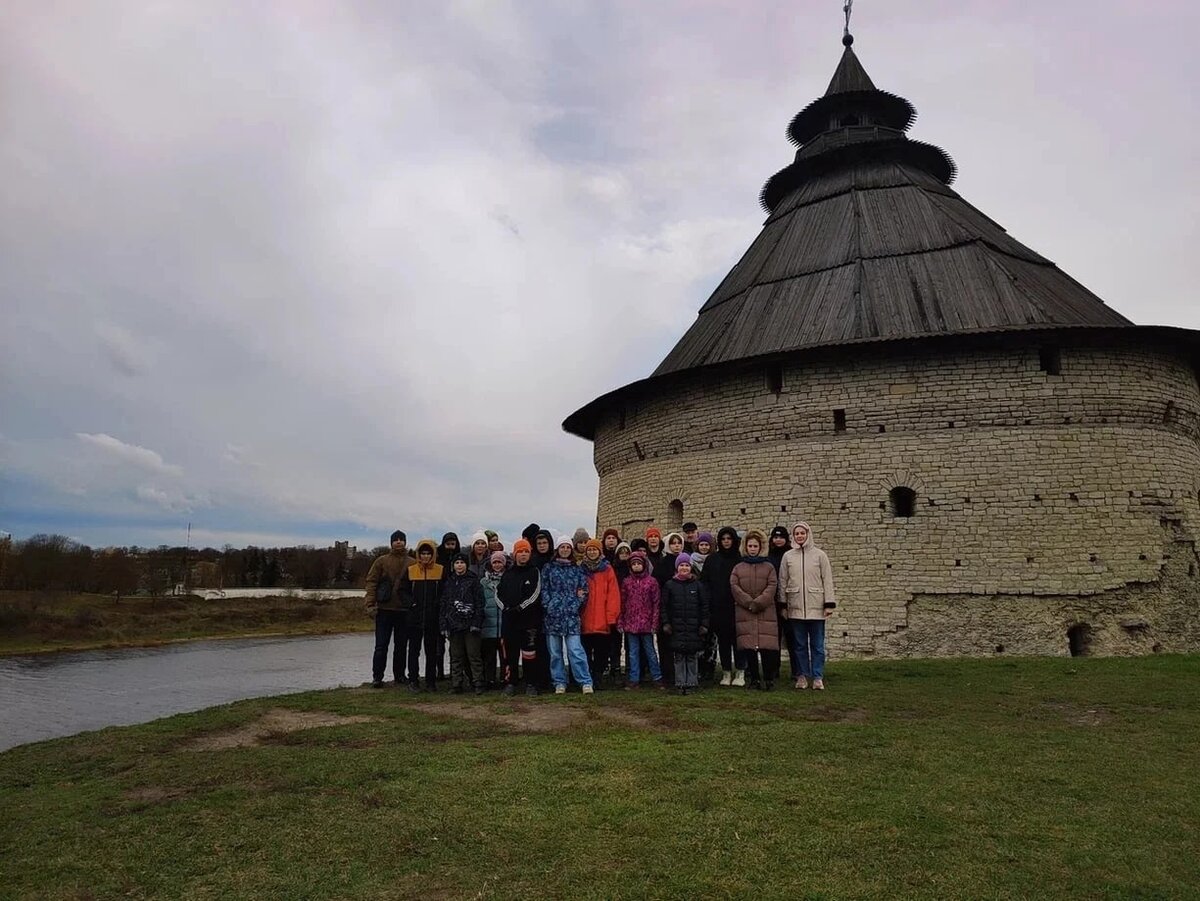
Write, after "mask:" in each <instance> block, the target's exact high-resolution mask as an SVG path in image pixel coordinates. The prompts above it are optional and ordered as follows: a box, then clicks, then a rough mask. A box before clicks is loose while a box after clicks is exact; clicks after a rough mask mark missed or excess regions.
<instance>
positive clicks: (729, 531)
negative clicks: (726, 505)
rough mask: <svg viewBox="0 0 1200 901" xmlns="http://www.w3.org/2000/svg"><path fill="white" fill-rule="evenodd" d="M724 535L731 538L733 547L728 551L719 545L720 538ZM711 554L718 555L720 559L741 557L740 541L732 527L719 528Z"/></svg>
mask: <svg viewBox="0 0 1200 901" xmlns="http://www.w3.org/2000/svg"><path fill="white" fill-rule="evenodd" d="M725 535H728V536H730V537H731V538H733V547H731V548H730V549H729V550H725V548H724V547H723V546H722V544H721V538H723V537H724V536H725ZM713 553H715V554H720V555H721V556H722V557H741V556H742V539H741V538H739V537H738V533H737V529H735V528H734V527H733V526H721V528H720V530H719V531H718V532H717V546H716V547H715V548H713Z"/></svg>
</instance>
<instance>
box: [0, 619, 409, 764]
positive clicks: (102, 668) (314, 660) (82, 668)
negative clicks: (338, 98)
mask: <svg viewBox="0 0 1200 901" xmlns="http://www.w3.org/2000/svg"><path fill="white" fill-rule="evenodd" d="M373 643H374V636H373V635H372V634H370V633H356V634H353V635H321V636H312V637H297V638H237V639H223V640H219V641H195V642H187V643H182V644H172V645H166V646H163V647H156V648H125V649H121V650H112V651H81V652H77V653H75V652H72V653H56V654H34V655H30V656H22V657H0V751H2V750H5V749H7V748H11V747H14V746H16V745H21V744H25V743H26V742H32V741H41V740H43V739H47V738H58V737H60V736H63V735H74V734H75V733H77V732H86V731H89V730H91V729H102V728H104V727H105V726H127V725H131V724H133V723H145V722H148V721H150V720H154V719H158V718H159V717H163V716H170V715H171V714H174V713H184V712H186V711H189V710H200V709H202V708H204V707H212V706H214V705H217V704H228V703H229V702H231V701H240V700H243V699H245V698H258V697H263V696H266V695H278V694H290V693H292V692H298V691H311V690H314V689H321V688H337V687H339V686H345V685H361V684H362V683H363V681H364V680H369V679H370V678H371V648H372V646H373ZM388 664H389V672H390V664H391V660H390V654H389V660H388Z"/></svg>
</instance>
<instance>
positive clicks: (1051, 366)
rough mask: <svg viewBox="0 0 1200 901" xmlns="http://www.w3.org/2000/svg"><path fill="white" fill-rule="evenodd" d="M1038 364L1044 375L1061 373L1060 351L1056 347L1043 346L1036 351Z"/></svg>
mask: <svg viewBox="0 0 1200 901" xmlns="http://www.w3.org/2000/svg"><path fill="white" fill-rule="evenodd" d="M1038 366H1039V367H1040V368H1041V370H1042V372H1044V373H1046V375H1062V352H1061V351H1060V350H1059V349H1058V348H1057V347H1043V348H1041V349H1040V350H1039V351H1038Z"/></svg>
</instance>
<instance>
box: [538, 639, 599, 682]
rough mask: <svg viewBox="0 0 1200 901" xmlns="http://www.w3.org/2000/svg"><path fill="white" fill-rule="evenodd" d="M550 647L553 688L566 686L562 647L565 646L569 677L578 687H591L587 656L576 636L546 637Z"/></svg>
mask: <svg viewBox="0 0 1200 901" xmlns="http://www.w3.org/2000/svg"><path fill="white" fill-rule="evenodd" d="M546 643H547V644H548V645H549V646H550V679H551V680H552V681H553V682H554V687H555V688H558V686H560V685H561V686H563V687H564V688H566V686H567V671H566V670H565V669H563V645H564V644H565V645H566V646H567V654H566V656H567V658H568V659H570V661H571V676H572V678H574V680H575V681H576V682H578V683H579V684H580V685H591V684H592V674H591V672H590V671H589V670H588V665H587V654H586V653H584V650H583V642H582V641H581V640H580V638H579V636H578V635H553V634H547V635H546Z"/></svg>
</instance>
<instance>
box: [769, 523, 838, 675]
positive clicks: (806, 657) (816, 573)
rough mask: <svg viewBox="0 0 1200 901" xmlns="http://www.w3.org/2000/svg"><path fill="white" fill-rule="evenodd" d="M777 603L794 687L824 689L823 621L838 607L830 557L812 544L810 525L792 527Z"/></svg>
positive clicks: (781, 566)
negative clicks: (788, 644) (788, 639)
mask: <svg viewBox="0 0 1200 901" xmlns="http://www.w3.org/2000/svg"><path fill="white" fill-rule="evenodd" d="M779 606H780V607H781V608H782V611H783V615H784V616H785V617H786V618H787V624H788V631H789V634H790V635H791V638H792V643H791V657H792V661H793V663H792V665H793V666H797V665H798V667H799V670H800V672H799V673H794V674H793V675H795V677H796V688H799V689H803V688H808V685H809V682H810V681H811V683H812V687H813V688H814V689H815V690H816V691H823V690H824V688H825V620H826V619H828V618H829V617H830V616H832V615H833V610H834V608H835V607H837V602H836V601H835V600H834V594H833V567H831V566H830V565H829V557H828V556H826V554H825V552H824V551H823V550H821V549H820V548H819V547H817V546H816V545H815V544H813V534H812V527H811V526H810V525H809V524H808V523H806V522H798V523H796V524H795V525H794V526H792V549H791V550H790V551H788V552H787V553H786V554H784V555H783V559H782V560H781V561H780V562H779Z"/></svg>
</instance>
